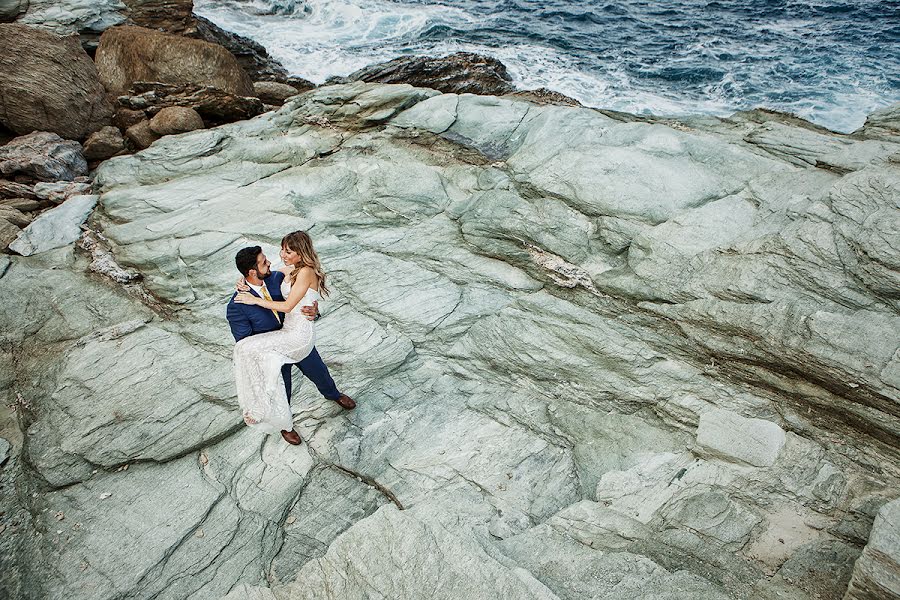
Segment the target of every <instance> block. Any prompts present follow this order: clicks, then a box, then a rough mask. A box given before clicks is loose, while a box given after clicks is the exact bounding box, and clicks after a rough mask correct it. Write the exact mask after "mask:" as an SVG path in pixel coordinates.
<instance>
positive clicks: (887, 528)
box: [844, 500, 900, 600]
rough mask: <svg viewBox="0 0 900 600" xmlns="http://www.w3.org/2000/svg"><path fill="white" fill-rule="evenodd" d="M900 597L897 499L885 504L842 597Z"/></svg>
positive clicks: (899, 507)
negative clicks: (845, 593)
mask: <svg viewBox="0 0 900 600" xmlns="http://www.w3.org/2000/svg"><path fill="white" fill-rule="evenodd" d="M889 598H900V500H894V501H893V502H889V503H887V504H885V505H884V506H883V507H882V508H881V510H880V511H878V516H877V517H875V523H874V525H873V526H872V535H871V536H870V537H869V543H868V544H866V547H865V549H863V552H862V556H861V557H860V558H859V560H857V561H856V566H855V568H854V569H853V579H852V580H851V581H850V588H849V589H848V590H847V595H846V596H844V599H845V600H864V599H872V600H882V599H883V600H888V599H889Z"/></svg>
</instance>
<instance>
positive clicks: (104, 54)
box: [94, 26, 253, 96]
mask: <svg viewBox="0 0 900 600" xmlns="http://www.w3.org/2000/svg"><path fill="white" fill-rule="evenodd" d="M94 60H95V62H96V63H97V68H98V70H99V71H100V79H101V81H102V82H103V85H105V86H106V88H107V90H109V91H110V92H111V93H115V94H122V93H124V92H127V91H128V90H129V89H130V88H131V86H132V84H133V83H134V82H136V81H159V82H162V83H168V84H193V85H208V86H212V87H215V88H219V89H221V90H223V91H225V92H228V93H231V94H237V95H240V96H250V95H253V82H252V81H251V80H250V77H249V76H248V75H247V74H246V73H245V72H244V70H243V69H242V68H241V67H240V65H239V64H238V63H237V61H236V60H235V58H234V56H232V54H231V53H230V52H228V51H227V50H226V49H225V48H223V47H222V46H219V45H217V44H211V43H209V42H205V41H202V40H194V39H190V38H185V37H181V36H177V35H171V34H167V33H162V32H159V31H154V30H151V29H146V28H143V27H131V26H122V27H114V28H112V29H108V30H107V31H106V32H104V33H103V35H102V36H101V38H100V46H99V47H98V48H97V54H96V56H95V57H94Z"/></svg>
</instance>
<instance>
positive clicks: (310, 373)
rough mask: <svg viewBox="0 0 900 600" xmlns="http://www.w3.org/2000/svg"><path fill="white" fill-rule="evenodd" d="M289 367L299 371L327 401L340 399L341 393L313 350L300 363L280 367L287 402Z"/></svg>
mask: <svg viewBox="0 0 900 600" xmlns="http://www.w3.org/2000/svg"><path fill="white" fill-rule="evenodd" d="M291 367H297V368H298V369H300V372H301V373H303V375H305V376H306V378H307V379H309V380H310V381H312V382H313V383H314V384H315V386H316V388H317V389H318V390H319V393H320V394H322V395H323V396H325V397H326V398H328V399H329V400H337V399H338V398H340V396H341V393H340V392H339V391H338V389H337V386H336V385H335V384H334V379H332V378H331V373H329V372H328V367H326V366H325V363H324V362H323V361H322V357H321V356H319V351H318V350H316V349H315V348H313V349H312V352H310V353H309V356H307V357H306V358H304V359H303V360H301V361H300V362H298V363H294V364H287V365H284V366H283V367H281V376H282V377H283V378H284V389H285V391H286V392H287V397H288V402H290V401H291Z"/></svg>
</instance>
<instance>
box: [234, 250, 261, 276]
mask: <svg viewBox="0 0 900 600" xmlns="http://www.w3.org/2000/svg"><path fill="white" fill-rule="evenodd" d="M260 252H262V247H260V246H251V247H249V248H241V249H240V250H238V253H237V255H235V257H234V264H235V265H237V270H238V271H240V272H241V275H243V276H244V277H246V276H247V275H249V274H250V269H254V270H255V269H256V259H257V257H258V256H259V253H260Z"/></svg>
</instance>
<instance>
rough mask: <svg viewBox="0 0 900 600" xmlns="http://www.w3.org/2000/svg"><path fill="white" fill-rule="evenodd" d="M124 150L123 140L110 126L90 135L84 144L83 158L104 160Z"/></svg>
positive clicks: (115, 129)
mask: <svg viewBox="0 0 900 600" xmlns="http://www.w3.org/2000/svg"><path fill="white" fill-rule="evenodd" d="M124 150H125V138H123V137H122V134H121V132H120V131H119V130H118V129H117V128H116V127H112V126H106V127H104V128H102V129H101V130H100V131H97V132H95V133H92V134H91V135H89V136H88V138H87V139H86V140H85V142H84V157H85V158H86V159H88V160H106V159H107V158H111V157H113V156H115V155H116V154H118V153H120V152H122V151H124Z"/></svg>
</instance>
